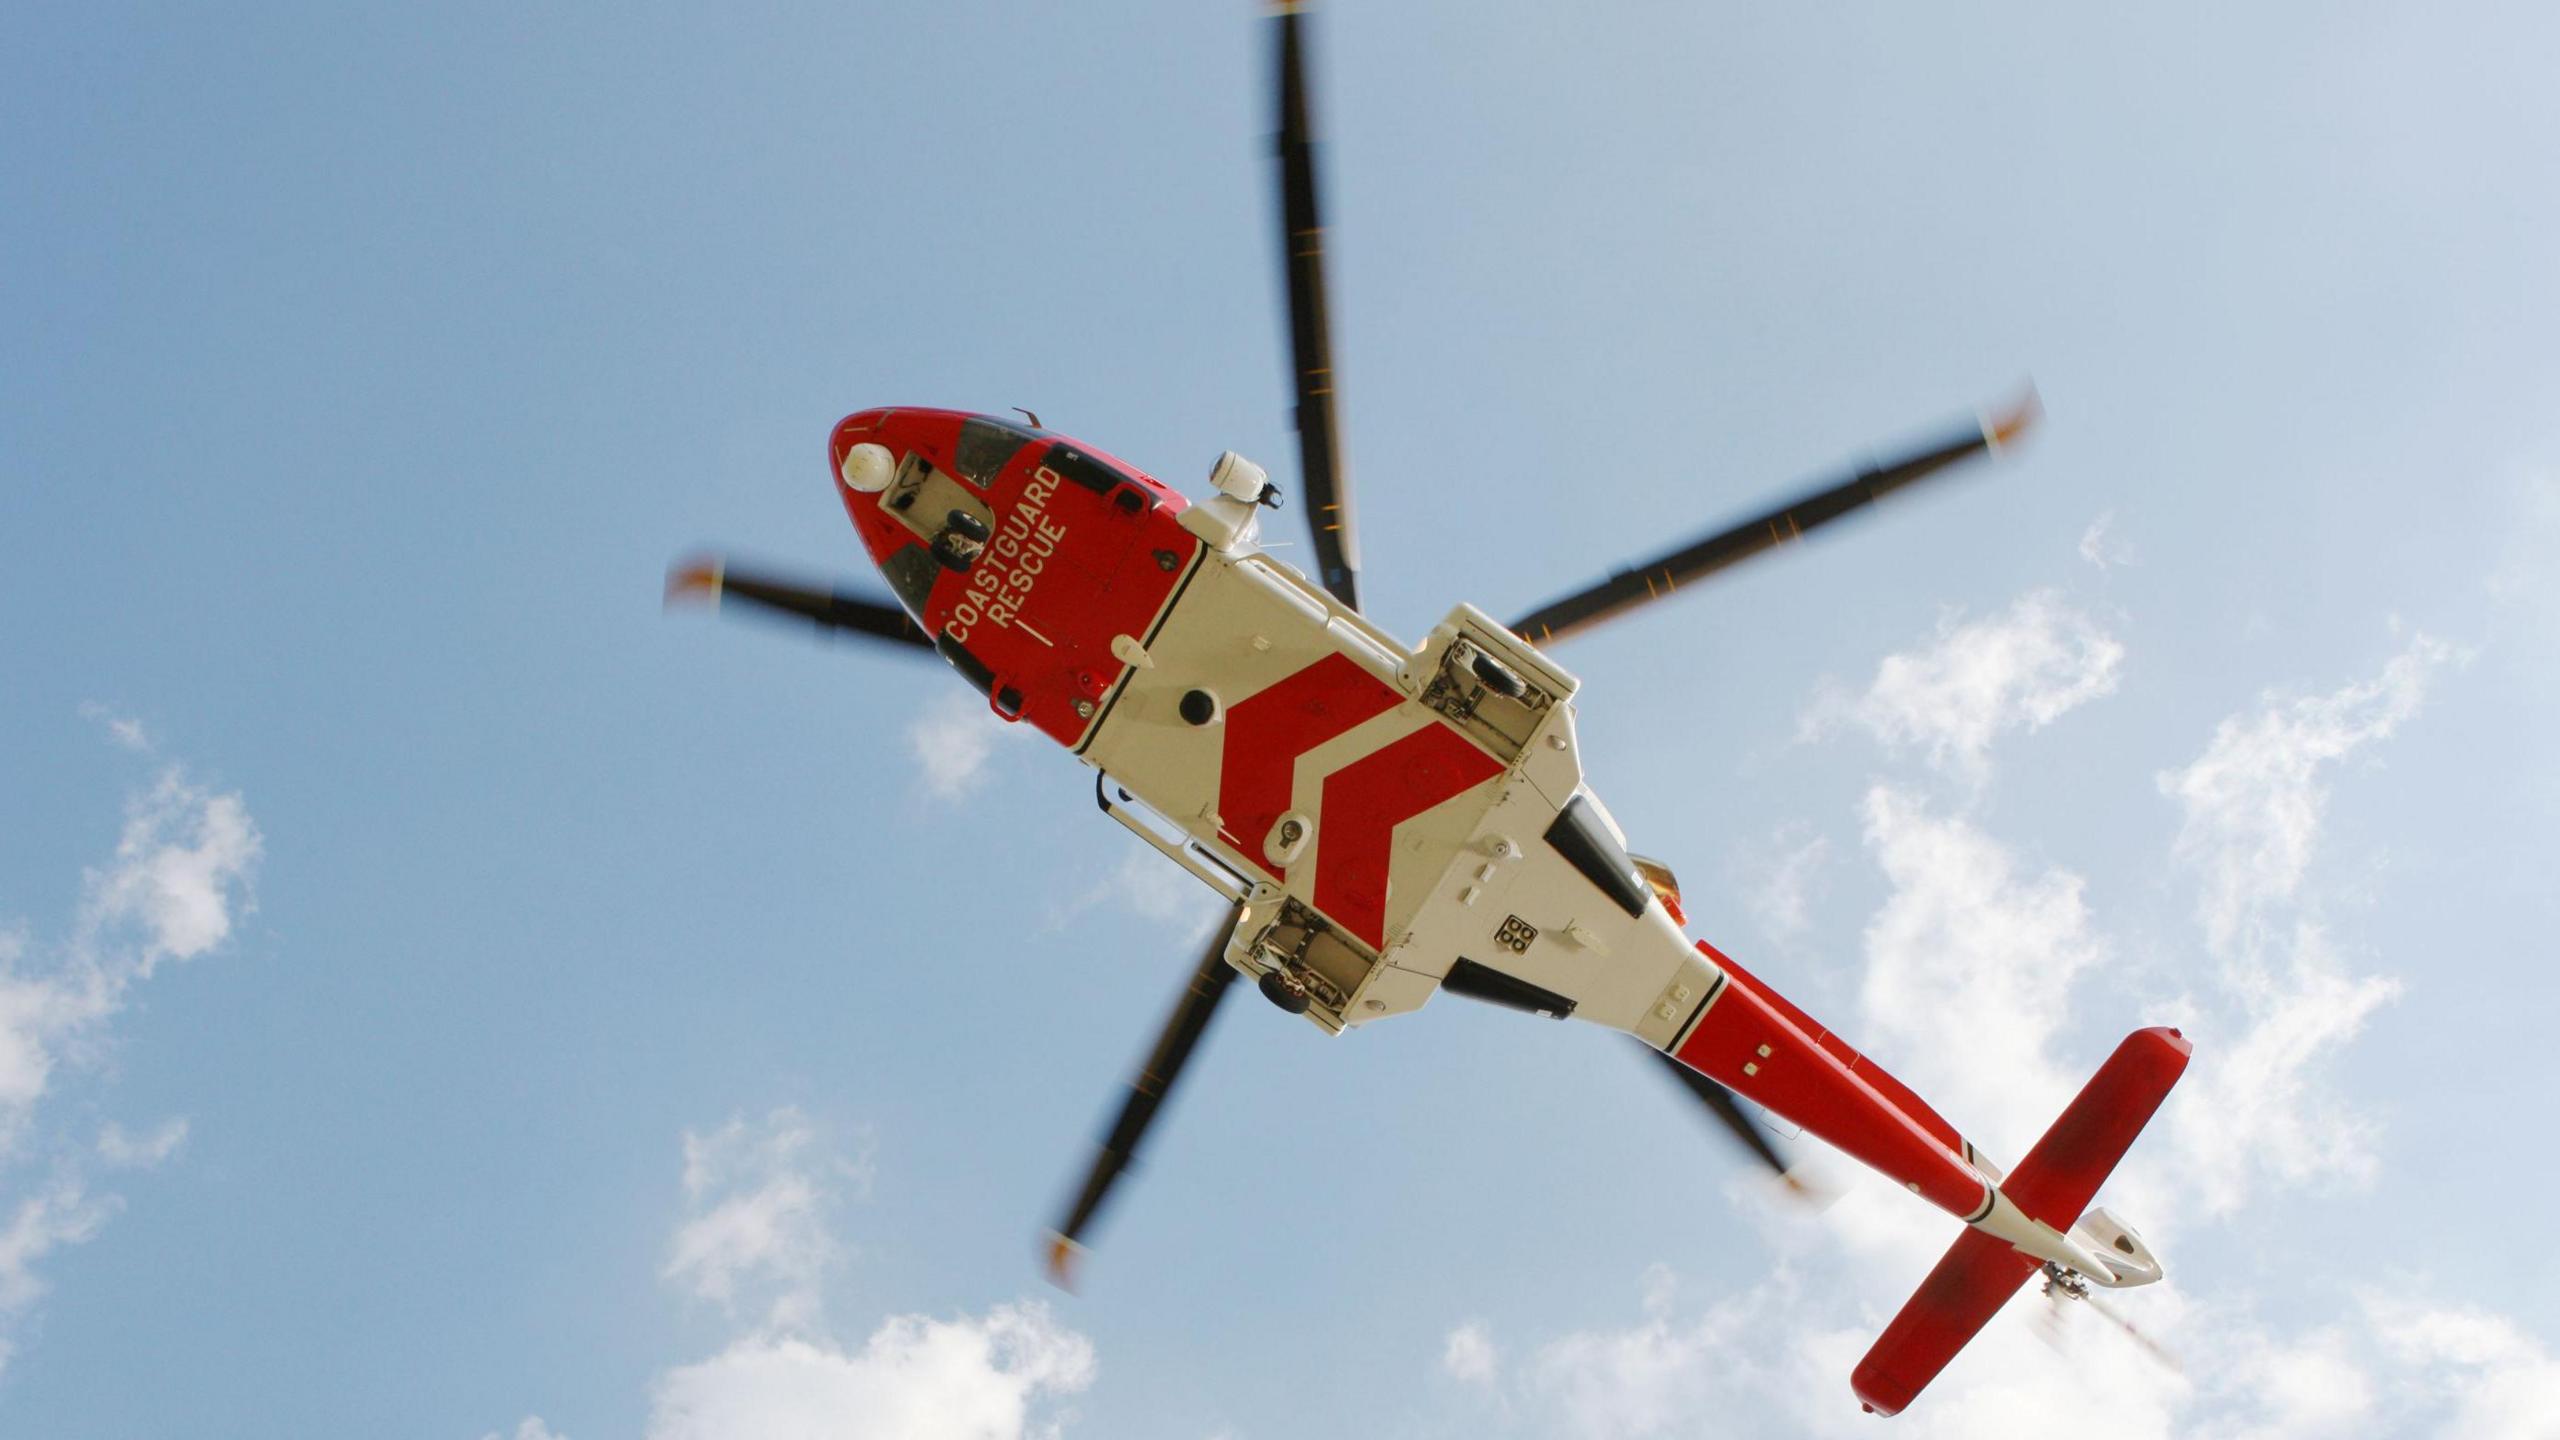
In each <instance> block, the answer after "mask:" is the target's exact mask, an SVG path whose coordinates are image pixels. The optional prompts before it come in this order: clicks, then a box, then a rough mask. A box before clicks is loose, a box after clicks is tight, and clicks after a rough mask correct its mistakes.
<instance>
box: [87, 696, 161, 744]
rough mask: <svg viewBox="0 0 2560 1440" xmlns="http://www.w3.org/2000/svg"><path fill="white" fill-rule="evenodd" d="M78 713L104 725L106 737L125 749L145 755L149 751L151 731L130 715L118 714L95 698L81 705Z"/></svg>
mask: <svg viewBox="0 0 2560 1440" xmlns="http://www.w3.org/2000/svg"><path fill="white" fill-rule="evenodd" d="M80 713H81V714H82V715H83V716H85V717H87V718H89V719H91V720H95V721H97V722H98V724H100V725H101V726H103V727H105V729H106V732H107V738H108V739H110V740H113V741H115V742H116V743H117V744H118V745H121V746H123V747H124V748H125V749H127V750H132V751H135V752H137V753H140V754H146V755H147V754H149V753H150V752H151V749H152V744H151V732H150V731H149V730H147V729H145V728H143V724H142V722H141V721H139V720H137V719H134V718H133V717H132V716H130V715H119V714H117V713H115V712H114V711H113V710H110V709H108V708H107V707H106V706H104V705H101V704H99V703H98V702H97V701H95V700H92V701H90V702H89V703H87V704H85V705H83V706H81V707H80Z"/></svg>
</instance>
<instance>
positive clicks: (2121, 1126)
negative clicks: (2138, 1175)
mask: <svg viewBox="0 0 2560 1440" xmlns="http://www.w3.org/2000/svg"><path fill="white" fill-rule="evenodd" d="M2191 1048H2192V1047H2190V1046H2189V1045H2188V1044H2187V1041H2186V1039H2185V1037H2183V1036H2181V1035H2180V1034H2179V1033H2178V1032H2177V1031H2175V1030H2170V1029H2166V1028H2156V1029H2150V1030H2137V1031H2135V1032H2134V1033H2132V1034H2131V1035H2128V1036H2126V1037H2125V1040H2124V1043H2123V1044H2121V1045H2118V1046H2117V1047H2116V1053H2115V1054H2113V1055H2111V1056H2108V1057H2107V1063H2106V1064H2104V1065H2102V1066H2099V1067H2098V1073H2097V1074H2096V1075H2094V1076H2092V1077H2090V1080H2089V1083H2088V1084H2087V1085H2085V1086H2082V1087H2081V1090H2080V1094H2079V1096H2078V1098H2076V1099H2074V1100H2073V1101H2072V1102H2071V1105H2070V1107H2069V1108H2068V1109H2066V1110H2064V1111H2063V1112H2062V1116H2061V1118H2059V1119H2057V1120H2055V1121H2054V1122H2053V1126H2052V1128H2051V1129H2048V1130H2046V1131H2045V1132H2044V1138H2043V1139H2041V1140H2038V1141H2037V1142H2036V1144H2035V1148H2034V1149H2032V1150H2030V1151H2028V1152H2027V1158H2026V1159H2025V1160H2022V1161H2020V1162H2019V1164H2018V1168H2017V1170H2016V1171H2015V1172H2013V1173H2012V1174H2011V1175H2010V1176H2009V1177H2008V1179H2007V1180H2006V1181H2004V1182H2003V1183H2002V1184H2001V1186H2000V1188H2001V1190H2002V1192H2003V1193H2005V1194H2006V1195H2007V1196H2008V1197H2009V1199H2010V1200H2011V1201H2013V1202H2015V1203H2016V1205H2017V1206H2018V1208H2019V1209H2020V1210H2023V1211H2025V1212H2026V1214H2027V1216H2028V1217H2029V1218H2030V1219H2034V1220H2038V1221H2041V1222H2043V1223H2044V1224H2047V1225H2050V1226H2052V1227H2054V1228H2055V1229H2057V1230H2068V1229H2069V1228H2070V1227H2071V1226H2072V1225H2074V1224H2076V1223H2078V1221H2079V1219H2080V1213H2081V1211H2083V1210H2085V1209H2087V1208H2088V1204H2089V1197H2091V1196H2092V1195H2095V1194H2096V1193H2097V1192H2098V1186H2099V1184H2100V1183H2101V1182H2103V1181H2104V1180H2105V1179H2106V1178H2107V1176H2108V1174H2109V1173H2110V1172H2112V1171H2113V1170H2114V1169H2115V1168H2116V1162H2117V1161H2119V1160H2122V1159H2123V1158H2124V1152H2125V1151H2126V1149H2128V1148H2129V1147H2131V1146H2132V1144H2133V1138H2134V1137H2135V1136H2136V1135H2139V1134H2141V1133H2142V1127H2143V1126H2144V1125H2146V1124H2148V1123H2149V1122H2150V1120H2151V1115H2152V1112H2153V1111H2156V1110H2158V1109H2159V1108H2160V1102H2161V1101H2162V1100H2164V1099H2166V1098H2168V1094H2169V1087H2171V1086H2173V1085H2175V1084H2177V1083H2178V1076H2179V1075H2180V1074H2182V1073H2183V1072H2184V1071H2185V1070H2186V1068H2187V1056H2188V1054H2189V1052H2190V1050H2191ZM2040 1263H2041V1262H2039V1261H2037V1260H2036V1259H2034V1258H2033V1257H2031V1256H2028V1255H2024V1254H2021V1253H2019V1252H2018V1251H2016V1250H2013V1249H2011V1248H2010V1247H2009V1246H2008V1245H2007V1244H2006V1243H2005V1242H2003V1241H2001V1240H1999V1239H1996V1238H1994V1237H1993V1236H1991V1235H1988V1234H1985V1233H1984V1232H1982V1231H1980V1230H1967V1231H1965V1232H1964V1233H1963V1234H1962V1235H1959V1236H1957V1237H1956V1243H1955V1245H1954V1246H1953V1247H1952V1248H1950V1249H1949V1250H1948V1251H1947V1253H1946V1257H1945V1258H1944V1259H1941V1260H1940V1261H1939V1262H1938V1264H1937V1268H1936V1269H1933V1270H1931V1271H1930V1272H1929V1278H1928V1279H1926V1280H1923V1281H1921V1282H1920V1288H1919V1289H1918V1290H1917V1291H1914V1292H1913V1293H1912V1296H1911V1299H1910V1300H1909V1301H1908V1302H1907V1303H1905V1304H1904V1305H1903V1307H1902V1312H1901V1313H1900V1314H1898V1315H1896V1316H1894V1317H1893V1323H1892V1324H1890V1325H1887V1326H1886V1327H1885V1330H1884V1334H1882V1335H1880V1336H1878V1337H1877V1338H1876V1343H1875V1345H1874V1347H1873V1348H1871V1349H1870V1350H1868V1351H1867V1356H1866V1358H1865V1359H1864V1360H1861V1361H1859V1362H1858V1368H1857V1371H1856V1373H1854V1374H1853V1375H1851V1376H1850V1379H1849V1383H1850V1384H1851V1385H1852V1386H1853V1387H1855V1389H1856V1390H1857V1392H1858V1399H1859V1400H1860V1401H1862V1402H1864V1403H1865V1405H1866V1407H1867V1408H1868V1409H1869V1410H1873V1411H1877V1412H1880V1413H1882V1414H1886V1415H1891V1414H1893V1413H1895V1412H1896V1411H1899V1410H1900V1409H1902V1407H1903V1406H1905V1405H1908V1404H1910V1403H1911V1399H1912V1397H1913V1396H1915V1395H1918V1394H1919V1393H1920V1391H1921V1388H1922V1387H1924V1386H1926V1385H1927V1384H1928V1383H1929V1382H1930V1381H1931V1380H1933V1379H1936V1378H1937V1374H1938V1372H1939V1371H1940V1370H1943V1369H1945V1368H1946V1365H1947V1362H1948V1361H1950V1360H1953V1359H1954V1358H1955V1356H1956V1352H1957V1351H1959V1350H1961V1349H1963V1348H1964V1345H1965V1342H1966V1341H1968V1340H1971V1339H1972V1338H1973V1337H1974V1335H1975V1334H1976V1333H1977V1332H1979V1331H1980V1330H1981V1329H1982V1327H1983V1325H1984V1323H1985V1322H1987V1321H1989V1320H1990V1319H1991V1317H1992V1315H1993V1314H1994V1313H1995V1312H1997V1311H1998V1310H1999V1308H2000V1307H2001V1305H2002V1304H2003V1303H2005V1302H2006V1301H2007V1300H2008V1298H2009V1296H2010V1294H2011V1292H2013V1291H2015V1290H2016V1289H2017V1288H2018V1286H2019V1285H2020V1284H2021V1283H2023V1282H2024V1281H2025V1280H2026V1278H2027V1277H2028V1276H2029V1275H2032V1274H2034V1273H2035V1271H2036V1269H2037V1268H2038V1266H2039V1264H2040Z"/></svg>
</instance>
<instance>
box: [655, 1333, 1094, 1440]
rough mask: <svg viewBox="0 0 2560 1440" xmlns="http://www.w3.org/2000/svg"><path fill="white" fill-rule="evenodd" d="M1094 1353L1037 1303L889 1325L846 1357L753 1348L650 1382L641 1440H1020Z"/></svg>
mask: <svg viewBox="0 0 2560 1440" xmlns="http://www.w3.org/2000/svg"><path fill="white" fill-rule="evenodd" d="M1093 1377H1094V1358H1093V1345H1092V1342H1090V1341H1088V1340H1086V1339H1085V1338H1084V1337H1083V1336H1081V1335H1078V1334H1076V1333H1075V1332H1074V1331H1072V1330H1069V1329H1067V1328H1066V1327H1065V1326H1063V1325H1060V1324H1059V1323H1058V1322H1057V1320H1056V1319H1055V1318H1053V1317H1052V1316H1051V1315H1050V1314H1049V1310H1048V1307H1047V1306H1045V1305H1043V1304H1041V1303H1039V1302H1037V1301H1025V1302H1019V1303H1015V1304H1008V1305H998V1306H996V1307H994V1308H993V1309H991V1310H989V1311H988V1312H987V1313H986V1314H985V1315H984V1316H978V1317H971V1316H965V1315H964V1316H960V1317H957V1318H954V1319H949V1320H941V1319H933V1318H929V1317H926V1316H922V1315H898V1316H893V1317H891V1318H889V1319H887V1320H885V1321H882V1322H881V1324H880V1326H879V1328H878V1329H876V1330H874V1331H872V1332H871V1336H870V1338H869V1339H867V1340H866V1341H864V1342H863V1343H862V1345H860V1346H859V1347H857V1348H852V1349H839V1348H837V1347H835V1346H833V1345H831V1344H827V1343H824V1342H822V1341H817V1340H806V1339H797V1338H788V1337H784V1338H771V1337H751V1338H748V1339H744V1340H741V1341H739V1342H737V1343H736V1344H734V1345H731V1346H730V1347H729V1348H727V1349H726V1350H723V1351H721V1352H720V1353H719V1354H717V1355H714V1356H712V1357H711V1358H710V1359H708V1360H704V1361H701V1362H699V1363H697V1364H692V1365H685V1366H681V1367H679V1368H677V1369H674V1370H671V1371H668V1372H667V1373H666V1374H664V1375H662V1376H660V1377H659V1378H658V1382H657V1385H656V1387H655V1390H654V1392H653V1394H652V1396H651V1400H650V1410H649V1430H648V1433H649V1436H650V1440H1025V1437H1032V1436H1043V1435H1055V1434H1056V1433H1057V1431H1056V1428H1055V1427H1056V1417H1055V1416H1054V1414H1052V1413H1047V1412H1051V1411H1052V1410H1053V1408H1054V1403H1055V1402H1056V1401H1057V1400H1059V1399H1061V1398H1064V1397H1067V1396H1072V1395H1075V1394H1077V1393H1078V1392H1080V1391H1082V1390H1083V1389H1085V1387H1087V1386H1088V1385H1090V1384H1092V1383H1093Z"/></svg>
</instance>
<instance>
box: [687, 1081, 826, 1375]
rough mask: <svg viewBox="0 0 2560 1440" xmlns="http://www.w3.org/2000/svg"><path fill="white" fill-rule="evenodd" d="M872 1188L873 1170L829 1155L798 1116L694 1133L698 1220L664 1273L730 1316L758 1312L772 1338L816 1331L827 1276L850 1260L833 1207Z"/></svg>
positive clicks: (693, 1191) (692, 1186)
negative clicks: (830, 1223)
mask: <svg viewBox="0 0 2560 1440" xmlns="http://www.w3.org/2000/svg"><path fill="white" fill-rule="evenodd" d="M869 1183H870V1176H869V1171H868V1167H867V1164H855V1163H852V1162H847V1161H842V1160H838V1159H834V1158H832V1157H830V1156H828V1155H826V1154H823V1153H822V1152H821V1148H820V1146H819V1144H818V1135H817V1131H816V1130H815V1128H814V1127H813V1126H811V1124H810V1123H809V1120H808V1118H807V1117H806V1116H804V1115H802V1114H801V1113H800V1112H799V1111H798V1110H795V1109H791V1108H788V1107H786V1108H783V1109H780V1110H776V1111H774V1112H773V1113H771V1114H769V1115H767V1116H765V1117H764V1118H763V1119H762V1120H759V1121H756V1122H753V1123H750V1122H748V1121H747V1120H745V1119H744V1118H733V1119H731V1120H730V1121H729V1123H728V1124H726V1125H723V1126H721V1127H720V1128H719V1129H717V1130H712V1131H707V1132H697V1131H687V1132H686V1133H685V1137H684V1193H685V1200H686V1202H687V1205H688V1207H689V1208H690V1211H691V1213H690V1214H689V1215H688V1216H687V1217H686V1219H685V1221H684V1223H683V1224H681V1225H679V1226H678V1227H677V1228H676V1233H675V1237H674V1239H673V1241H672V1242H671V1243H670V1244H669V1246H668V1254H667V1262H666V1266H665V1268H664V1270H663V1272H662V1273H663V1275H664V1277H665V1278H666V1279H667V1280H669V1281H670V1282H672V1283H674V1284H675V1285H677V1286H679V1287H680V1288H682V1289H684V1290H685V1291H687V1292H688V1293H690V1294H692V1295H693V1296H695V1297H696V1298H698V1299H702V1300H708V1301H711V1302H712V1303H714V1304H717V1305H719V1306H721V1307H722V1308H723V1309H726V1310H728V1311H730V1312H731V1313H732V1314H738V1313H740V1312H741V1310H743V1309H754V1310H757V1311H759V1312H760V1313H761V1314H762V1316H763V1324H764V1326H765V1327H766V1328H767V1329H770V1330H775V1331H791V1330H799V1329H804V1328H807V1327H810V1326H812V1325H815V1324H816V1323H818V1321H819V1318H820V1316H819V1297H820V1295H821V1293H822V1290H821V1286H822V1283H823V1282H824V1280H825V1278H826V1274H827V1271H828V1270H829V1269H830V1268H831V1267H833V1266H834V1265H835V1264H836V1263H837V1262H838V1261H839V1260H841V1259H842V1258H843V1257H842V1253H841V1251H840V1249H839V1247H838V1246H837V1244H836V1242H835V1240H834V1238H833V1237H832V1235H831V1234H830V1233H829V1231H828V1229H827V1223H826V1211H827V1207H828V1206H829V1205H831V1204H832V1203H833V1202H834V1200H835V1199H836V1197H837V1196H838V1194H839V1193H840V1192H841V1191H843V1190H845V1189H848V1188H851V1189H857V1190H859V1189H862V1188H866V1187H867V1186H868V1185H869Z"/></svg>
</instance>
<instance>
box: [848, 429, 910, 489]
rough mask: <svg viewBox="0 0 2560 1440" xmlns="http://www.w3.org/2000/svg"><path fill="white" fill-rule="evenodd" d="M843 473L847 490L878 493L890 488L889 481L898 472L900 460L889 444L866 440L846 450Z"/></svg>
mask: <svg viewBox="0 0 2560 1440" xmlns="http://www.w3.org/2000/svg"><path fill="white" fill-rule="evenodd" d="M841 473H842V474H843V476H844V488H846V489H847V490H857V491H860V492H861V493H863V494H865V495H876V494H878V493H880V492H881V491H883V490H886V489H888V488H889V481H890V480H891V478H893V477H894V476H896V474H897V473H898V461H897V458H896V457H895V456H893V455H891V454H890V453H889V447H888V446H886V445H881V444H877V443H874V442H872V441H869V440H865V441H864V442H862V443H861V444H859V445H856V446H854V447H853V448H852V449H850V450H847V451H846V452H844V465H843V466H842V467H841Z"/></svg>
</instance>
